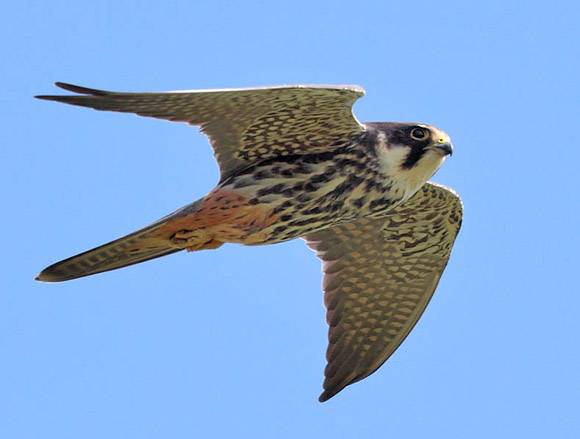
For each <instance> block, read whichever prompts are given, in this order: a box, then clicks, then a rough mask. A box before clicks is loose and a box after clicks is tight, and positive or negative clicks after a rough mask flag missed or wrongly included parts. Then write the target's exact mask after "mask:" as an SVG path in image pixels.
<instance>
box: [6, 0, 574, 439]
mask: <svg viewBox="0 0 580 439" xmlns="http://www.w3.org/2000/svg"><path fill="white" fill-rule="evenodd" d="M3 16H4V22H3V26H2V29H0V35H1V38H0V48H1V49H2V53H3V68H2V69H1V70H0V79H1V80H2V84H3V87H2V104H3V105H2V107H1V108H2V109H1V110H0V111H1V120H2V132H3V136H2V139H3V141H2V144H3V147H2V148H0V160H1V165H2V172H1V173H0V179H1V181H0V194H1V197H2V198H1V199H2V200H3V205H4V220H3V226H2V228H1V229H0V233H1V234H2V236H1V239H2V243H3V246H4V251H3V253H2V256H1V262H2V267H3V269H2V276H0V358H1V365H2V367H1V369H0V389H2V390H1V398H0V437H3V438H14V439H29V438H44V439H46V438H59V439H63V438H79V437H82V438H85V439H89V438H105V437H106V438H108V439H114V438H124V439H125V438H160V437H163V438H173V437H176V438H177V437H204V438H221V437H280V438H286V437H288V438H296V437H304V438H308V437H330V436H332V437H362V436H364V437H369V438H374V437H377V438H385V437H447V438H454V437H457V438H465V437H469V438H489V437H497V438H503V437H527V438H534V437H558V438H572V437H574V438H575V437H578V435H579V434H580V426H579V421H578V413H577V412H578V407H579V405H580V380H579V379H578V371H579V370H580V354H579V352H580V349H579V347H580V346H579V345H580V340H579V338H580V335H579V334H580V323H579V321H580V319H579V318H578V315H579V312H580V294H579V293H580V287H579V283H578V279H577V277H578V276H577V271H578V248H579V245H580V239H579V237H578V226H579V221H578V210H579V206H580V195H579V194H580V191H579V190H578V187H577V178H578V174H579V172H580V167H579V164H578V163H579V160H578V150H579V146H580V145H579V140H578V139H579V138H580V136H579V135H578V113H579V111H578V103H579V102H580V93H579V86H578V82H579V81H578V77H579V73H580V71H579V70H580V69H579V64H580V61H579V60H580V56H579V50H578V41H579V39H580V31H579V28H578V22H579V19H580V16H579V13H578V5H577V3H576V2H572V1H560V2H542V1H535V2H534V1H531V2H530V1H528V2H524V1H519V2H518V1H509V0H508V1H485V2H465V1H448V2H421V1H409V2H390V1H384V2H379V1H376V2H368V1H359V2H336V1H334V2H326V1H321V2H302V1H294V2H272V4H269V5H268V4H266V2H257V1H246V2H220V1H213V2H198V1H193V2H185V1H183V2H153V1H143V2H132V1H126V0H119V1H115V2H106V1H104V2H72V1H70V0H69V1H52V2H41V1H28V2H20V3H18V2H12V3H10V4H6V5H5V6H4V7H3ZM54 81H64V82H70V83H73V84H79V85H84V86H88V87H96V88H103V89H110V90H117V91H161V90H176V89H199V88H224V87H244V86H256V85H274V84H293V83H332V84H344V83H346V84H350V83H352V84H358V85H361V86H363V87H364V88H365V89H366V90H367V95H366V96H365V97H364V98H363V99H361V100H360V101H359V102H358V103H357V104H356V106H355V112H356V114H357V117H358V118H359V119H360V120H363V121H387V120H403V121H407V120H413V121H420V122H426V123H431V124H434V125H436V126H438V127H440V128H442V129H443V130H445V131H447V132H448V133H449V134H450V135H451V137H452V140H453V143H454V145H455V153H454V155H453V157H452V158H451V159H450V160H448V161H447V162H446V163H445V165H444V166H443V168H442V169H441V170H440V171H439V172H438V173H437V175H436V176H435V177H434V181H437V182H440V183H443V184H446V185H449V186H452V187H453V188H455V189H456V190H457V191H458V192H459V194H460V195H461V196H462V198H463V200H464V204H465V217H464V225H463V229H462V231H461V233H460V235H459V238H458V239H457V242H456V246H455V249H454V251H453V254H452V257H451V261H450V263H449V266H448V268H447V270H446V272H445V274H444V276H443V278H442V280H441V283H440V285H439V288H438V290H437V291H436V293H435V296H434V298H433V300H432V301H431V304H430V305H429V307H428V308H427V311H426V312H425V314H424V316H423V317H422V319H421V320H420V321H419V323H418V325H417V326H416V328H415V329H414V330H413V332H412V333H411V335H410V336H409V337H408V339H407V340H406V341H405V342H404V343H403V345H402V346H401V347H400V348H399V349H398V351H397V352H396V353H395V354H394V355H393V357H392V358H391V359H390V360H389V361H388V362H387V363H386V364H385V365H384V366H383V367H382V368H381V369H380V370H379V371H378V372H377V373H375V374H374V375H373V376H371V377H370V378H368V379H366V380H364V381H362V382H360V383H358V384H356V385H354V386H351V387H349V388H347V389H346V390H345V391H343V392H342V393H340V394H339V395H338V396H337V397H335V398H334V399H332V400H331V401H329V402H327V403H325V404H320V403H318V402H317V397H318V395H319V393H320V390H321V383H322V372H323V368H324V364H325V360H324V352H325V349H326V325H325V322H324V309H323V306H322V293H321V291H320V283H321V273H320V264H319V262H318V261H317V260H316V259H315V257H314V254H313V253H312V252H311V251H310V250H308V249H307V248H306V246H305V245H304V243H303V242H302V241H300V240H297V241H294V242H291V243H287V244H283V245H276V246H269V247H262V248H244V247H241V246H236V245H228V246H224V247H222V248H221V249H219V250H218V251H213V252H209V251H208V252H200V253H196V254H178V255H174V256H170V257H167V258H163V259H160V260H156V261H153V262H149V263H146V264H142V265H139V266H135V267H130V268H127V269H124V270H119V271H116V272H111V273H107V274H103V275H98V276H94V277H90V278H85V279H80V280H77V281H72V282H68V283H63V284H54V285H48V284H40V283H35V282H34V281H33V278H34V276H35V275H36V274H37V272H38V271H39V270H40V269H42V268H43V267H45V266H46V265H48V264H50V263H53V262H56V261H57V260H60V259H63V258H65V257H68V256H71V255H73V254H76V253H78V252H80V251H83V250H86V249H89V248H92V247H94V246H96V245H99V244H102V243H104V242H107V241H109V240H111V239H114V238H116V237H118V236H121V235H123V234H125V233H127V232H130V231H132V230H134V229H135V228H137V227H140V226H143V225H145V224H147V223H149V222H151V221H153V220H155V219H157V218H159V217H161V216H163V215H165V214H166V213H168V212H170V211H172V210H174V209H176V208H178V207H180V206H182V205H184V204H187V203H189V202H191V201H193V200H196V199H197V198H199V197H200V196H202V195H204V194H205V193H206V192H207V191H208V190H209V189H211V188H212V187H213V185H214V184H215V182H216V181H217V175H218V174H217V167H216V165H215V162H214V160H213V157H212V153H211V149H210V147H209V145H208V144H207V141H206V139H205V138H204V137H203V136H202V135H200V134H197V133H196V129H195V128H191V127H188V126H186V125H181V124H171V123H168V122H164V121H156V120H152V119H145V118H137V117H135V116H132V115H122V114H115V113H102V112H94V111H90V110H87V109H82V108H75V107H70V106H65V105H59V104H56V103H50V102H42V101H38V100H34V99H32V96H33V95H36V94H51V93H55V92H56V89H55V88H54V86H53V85H52V83H53V82H54Z"/></svg>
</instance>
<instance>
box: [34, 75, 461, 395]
mask: <svg viewBox="0 0 580 439" xmlns="http://www.w3.org/2000/svg"><path fill="white" fill-rule="evenodd" d="M57 85H58V86H59V87H61V88H63V89H65V90H69V91H72V92H76V93H79V94H80V95H71V96H39V98H41V99H46V100H54V101H58V102H65V103H69V104H73V105H79V106H85V107H90V108H94V109H97V110H110V111H120V112H130V113H136V114H139V115H142V116H151V117H156V118H161V119H167V120H172V121H181V122H188V123H190V124H192V125H198V126H200V127H201V130H202V132H203V133H205V134H206V135H207V136H208V137H209V139H210V142H211V144H212V147H213V148H214V152H215V156H216V159H217V161H218V163H219V165H220V174H221V178H220V181H219V183H218V185H217V187H216V188H215V189H214V190H213V191H211V192H210V193H209V194H208V195H206V196H205V197H203V198H201V199H200V200H198V201H196V202H194V203H192V204H190V205H188V206H185V207H184V208H182V209H179V210H177V211H176V212H174V213H172V214H170V215H168V216H166V217H164V218H162V219H160V220H158V221H156V222H155V223H153V224H151V225H149V226H147V227H145V228H143V229H141V230H138V231H136V232H134V233H132V234H130V235H127V236H125V237H123V238H120V239H118V240H116V241H113V242H111V243H109V244H105V245H103V246H101V247H98V248H96V249H93V250H90V251H88V252H85V253H82V254H80V255H77V256H74V257H72V258H69V259H66V260H64V261H61V262H58V263H56V264H54V265H52V266H50V267H48V268H46V269H45V270H43V271H42V272H41V273H40V274H39V275H38V277H37V280H40V281H46V282H59V281H64V280H70V279H75V278H79V277H83V276H89V275H92V274H96V273H100V272H103V271H108V270H113V269H117V268H121V267H124V266H127V265H131V264H136V263H139V262H143V261H146V260H149V259H153V258H157V257H160V256H164V255H167V254H170V253H174V252H177V251H180V250H183V249H186V250H188V251H197V250H203V249H213V248H218V247H220V246H221V245H223V244H224V243H228V242H235V243H242V244H246V245H264V244H272V243H277V242H283V241H287V240H290V239H293V238H297V237H302V238H304V239H305V240H306V242H307V244H308V246H310V247H311V248H313V249H314V250H316V252H317V256H318V257H319V258H320V259H322V261H323V271H324V273H325V274H324V282H323V289H324V291H325V299H324V302H325V306H326V307H327V309H328V314H327V321H328V324H329V326H330V331H329V348H328V352H327V359H328V366H327V368H326V371H325V375H326V380H325V383H324V389H325V391H324V393H323V394H322V395H321V397H320V400H321V401H325V400H327V399H329V398H330V397H332V396H333V395H335V394H336V393H337V392H339V391H340V390H342V389H343V388H344V387H345V386H347V385H349V384H352V383H354V382H356V381H359V380H361V379H363V378H365V377H366V376H368V375H370V374H371V373H373V372H374V371H375V370H376V369H377V368H378V367H379V366H380V365H381V364H382V363H383V362H384V361H385V360H386V359H387V358H388V357H389V356H390V355H391V354H392V353H393V352H394V350H395V349H396V348H397V347H398V346H399V345H400V343H401V342H402V341H403V339H404V338H405V337H406V336H407V334H408V333H409V331H410V330H411V329H412V327H413V326H414V325H415V323H416V322H417V320H418V318H419V317H420V315H421V314H422V312H423V310H424V309H425V306H426V305H427V303H428V301H429V299H430V298H431V295H432V294H433V292H434V290H435V288H436V286H437V283H438V282H439V278H440V276H441V274H442V272H443V269H444V268H445V266H446V264H447V261H448V259H449V255H450V252H451V247H452V245H453V242H454V240H455V237H456V235H457V232H458V231H459V227H460V224H461V216H462V206H461V201H460V199H459V197H458V196H457V195H456V194H455V193H454V192H452V191H450V190H449V189H447V188H445V187H443V186H440V185H436V184H433V183H426V181H427V179H428V178H429V177H430V176H431V175H432V174H433V173H434V172H435V171H436V170H437V169H438V168H439V166H441V164H442V163H443V161H444V159H445V157H446V156H447V155H448V154H450V153H451V151H452V146H451V143H450V141H449V137H448V136H447V135H446V134H445V133H443V132H442V131H440V130H438V129H437V128H434V127H431V126H428V125H424V124H416V123H359V122H358V121H357V120H356V118H355V117H354V116H353V115H352V105H353V104H354V102H355V101H356V99H358V98H359V97H360V96H362V95H363V94H364V91H363V90H362V89H361V88H359V87H356V86H284V87H263V88H253V89H237V90H208V91H184V92H164V93H113V92H107V91H101V90H94V89H88V88H84V87H78V86H73V85H68V84H61V83H57Z"/></svg>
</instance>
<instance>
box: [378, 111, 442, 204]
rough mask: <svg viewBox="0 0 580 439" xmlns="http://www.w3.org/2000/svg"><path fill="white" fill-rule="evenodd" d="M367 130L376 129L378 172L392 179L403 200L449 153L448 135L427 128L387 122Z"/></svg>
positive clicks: (421, 125) (427, 126) (419, 125)
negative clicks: (403, 196)
mask: <svg viewBox="0 0 580 439" xmlns="http://www.w3.org/2000/svg"><path fill="white" fill-rule="evenodd" d="M369 127H370V128H371V129H376V130H377V138H376V148H377V153H378V157H379V161H380V164H381V168H382V171H383V172H384V173H385V174H386V175H387V176H388V177H389V178H393V179H395V186H397V187H398V189H399V190H400V191H403V193H404V194H405V198H407V197H410V196H411V195H413V194H414V193H415V192H416V191H417V190H418V189H419V188H420V187H421V186H422V185H423V183H425V182H426V181H427V180H428V179H429V178H430V177H431V176H432V175H433V174H434V173H435V172H436V171H437V169H439V167H440V166H441V165H442V164H443V162H444V161H445V159H446V158H447V156H448V155H451V154H452V152H453V145H452V144H451V141H450V140H449V136H448V135H447V134H446V133H445V132H443V131H441V130H439V129H438V128H435V127H433V126H430V125H425V124H421V123H413V122H404V123H402V122H387V123H380V124H378V123H377V124H369Z"/></svg>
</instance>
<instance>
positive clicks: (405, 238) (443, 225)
mask: <svg viewBox="0 0 580 439" xmlns="http://www.w3.org/2000/svg"><path fill="white" fill-rule="evenodd" d="M462 213H463V208H462V203H461V200H460V198H459V196H457V194H455V193H454V192H452V191H451V190H450V189H448V188H446V187H444V186H440V185H436V184H433V183H426V184H425V185H424V186H423V187H422V189H420V190H419V192H418V193H417V194H415V195H414V196H413V197H412V198H411V199H410V200H409V201H407V202H406V203H404V204H403V205H402V206H400V207H398V208H396V209H395V210H394V211H393V212H392V213H390V214H389V215H388V216H387V217H385V218H380V219H360V220H356V221H353V222H350V223H345V224H341V225H339V226H336V227H332V228H330V229H326V230H322V231H319V232H315V233H311V234H310V235H307V236H306V237H305V239H306V243H307V245H308V246H309V247H310V248H312V249H313V250H315V251H316V255H317V256H318V257H319V258H320V259H321V260H322V261H323V263H322V270H323V272H324V279H323V289H324V304H325V306H326V308H327V317H326V319H327V323H328V325H329V326H330V328H329V334H328V339H329V346H328V350H327V353H326V358H327V361H328V365H327V367H326V370H325V377H326V379H325V381H324V392H323V393H322V395H321V396H320V401H321V402H322V401H326V400H328V399H329V398H331V397H333V396H334V395H335V394H337V393H338V392H340V391H341V390H342V389H343V388H344V387H346V386H348V385H349V384H352V383H355V382H356V381H359V380H361V379H363V378H365V377H367V376H369V375H370V374H372V373H373V372H374V371H375V370H377V369H378V368H379V367H380V366H381V365H382V364H383V363H384V362H385V361H386V360H387V359H388V358H389V356H390V355H391V354H392V353H393V352H394V351H395V349H397V347H398V346H399V345H400V344H401V343H402V341H403V340H404V339H405V337H406V336H407V334H409V332H410V331H411V329H413V326H415V323H417V320H418V319H419V317H421V314H422V313H423V311H424V310H425V307H426V306H427V303H429V300H430V299H431V296H432V295H433V292H434V291H435V288H436V287H437V284H438V283H439V279H440V277H441V274H442V273H443V270H444V269H445V266H446V265H447V261H448V260H449V255H450V253H451V247H452V246H453V242H454V241H455V237H456V236H457V233H458V232H459V228H460V226H461V219H462Z"/></svg>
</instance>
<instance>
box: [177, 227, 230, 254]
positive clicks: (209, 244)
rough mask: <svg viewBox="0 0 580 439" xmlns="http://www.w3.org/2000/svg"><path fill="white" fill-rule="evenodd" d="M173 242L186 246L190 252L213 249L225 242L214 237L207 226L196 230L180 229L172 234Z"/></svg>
mask: <svg viewBox="0 0 580 439" xmlns="http://www.w3.org/2000/svg"><path fill="white" fill-rule="evenodd" d="M170 239H171V242H172V243H173V244H176V245H178V246H179V247H181V248H184V249H185V250H187V251H188V252H194V251H198V250H212V249H216V248H219V247H221V246H222V245H223V244H224V243H223V242H221V241H217V240H215V239H213V238H212V237H211V236H210V235H209V233H207V230H206V229H205V228H199V229H196V230H179V231H178V232H176V233H174V234H173V236H171V238H170Z"/></svg>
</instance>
